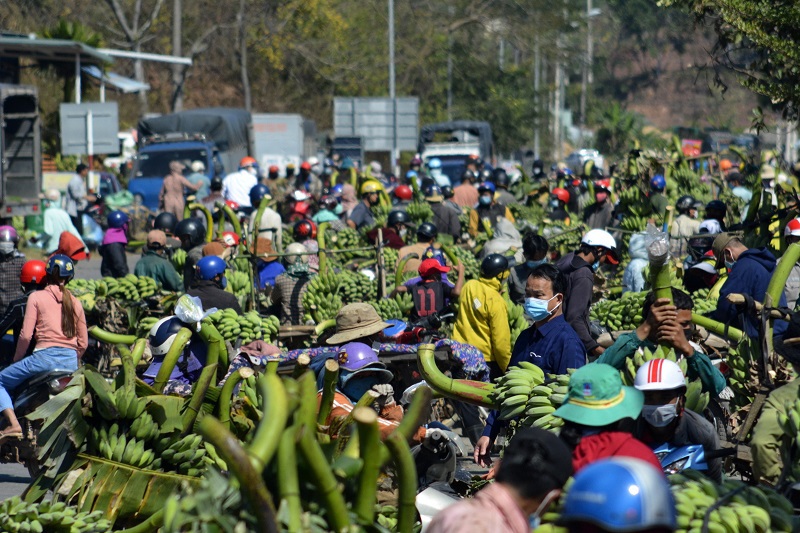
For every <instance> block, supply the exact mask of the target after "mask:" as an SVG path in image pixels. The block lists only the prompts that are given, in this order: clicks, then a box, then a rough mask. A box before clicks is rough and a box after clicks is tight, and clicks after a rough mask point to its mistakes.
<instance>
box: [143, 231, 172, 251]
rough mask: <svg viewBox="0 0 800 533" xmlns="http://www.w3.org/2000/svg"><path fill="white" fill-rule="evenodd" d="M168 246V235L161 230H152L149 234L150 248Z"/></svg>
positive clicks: (148, 245)
mask: <svg viewBox="0 0 800 533" xmlns="http://www.w3.org/2000/svg"><path fill="white" fill-rule="evenodd" d="M166 245H167V235H166V233H164V232H163V231H161V230H160V229H154V230H150V232H149V233H148V234H147V247H148V248H163V247H165V246H166Z"/></svg>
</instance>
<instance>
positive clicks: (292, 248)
mask: <svg viewBox="0 0 800 533" xmlns="http://www.w3.org/2000/svg"><path fill="white" fill-rule="evenodd" d="M293 254H294V255H293ZM301 254H308V248H306V247H305V246H304V245H302V244H300V243H299V242H293V243H292V244H290V245H289V246H287V247H286V263H287V264H290V265H293V264H294V263H296V262H298V261H302V262H303V263H308V255H301Z"/></svg>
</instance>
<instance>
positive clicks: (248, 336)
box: [208, 308, 280, 344]
mask: <svg viewBox="0 0 800 533" xmlns="http://www.w3.org/2000/svg"><path fill="white" fill-rule="evenodd" d="M208 318H209V319H211V322H212V323H213V324H214V327H215V328H217V331H219V333H220V335H222V337H223V338H224V339H225V340H226V341H228V342H230V343H231V344H236V341H237V340H238V339H241V341H242V344H247V343H249V342H251V341H254V340H257V339H261V340H264V341H265V342H273V341H274V340H275V338H276V337H277V334H278V327H279V326H280V322H279V321H278V317H276V316H268V317H264V316H261V315H259V314H258V312H257V311H248V312H246V313H244V314H241V315H238V314H236V311H234V310H233V309H230V308H229V309H225V310H220V311H217V312H215V313H212V314H210V315H209V316H208Z"/></svg>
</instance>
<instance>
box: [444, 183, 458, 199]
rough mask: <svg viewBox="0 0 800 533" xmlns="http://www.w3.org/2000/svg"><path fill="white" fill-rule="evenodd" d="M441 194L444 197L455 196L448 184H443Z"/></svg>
mask: <svg viewBox="0 0 800 533" xmlns="http://www.w3.org/2000/svg"><path fill="white" fill-rule="evenodd" d="M442 196H444V197H445V198H452V197H453V196H455V193H454V192H453V188H452V187H451V186H449V185H445V186H444V187H442Z"/></svg>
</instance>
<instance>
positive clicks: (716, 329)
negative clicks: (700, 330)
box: [692, 313, 744, 342]
mask: <svg viewBox="0 0 800 533" xmlns="http://www.w3.org/2000/svg"><path fill="white" fill-rule="evenodd" d="M692 323H694V324H697V325H698V326H701V327H704V328H705V329H707V330H708V331H710V332H711V333H713V334H714V335H719V336H720V337H727V338H728V339H731V340H733V341H736V342H741V341H742V340H743V339H744V332H743V331H742V330H740V329H736V328H732V327H728V329H727V330H726V329H725V324H723V323H722V322H717V321H716V320H713V319H711V318H708V317H706V316H703V315H698V314H697V313H692Z"/></svg>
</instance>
